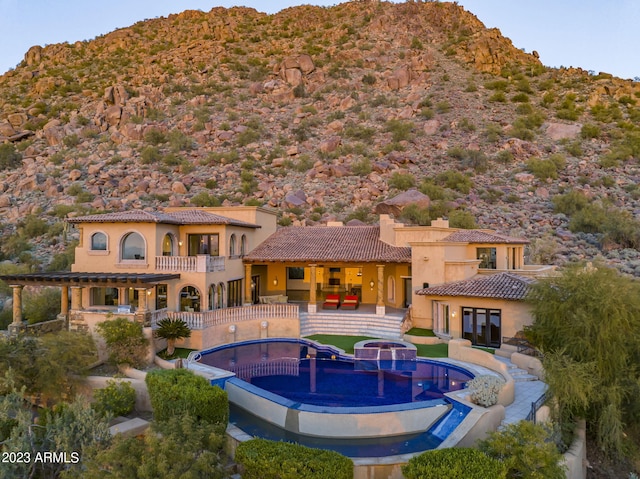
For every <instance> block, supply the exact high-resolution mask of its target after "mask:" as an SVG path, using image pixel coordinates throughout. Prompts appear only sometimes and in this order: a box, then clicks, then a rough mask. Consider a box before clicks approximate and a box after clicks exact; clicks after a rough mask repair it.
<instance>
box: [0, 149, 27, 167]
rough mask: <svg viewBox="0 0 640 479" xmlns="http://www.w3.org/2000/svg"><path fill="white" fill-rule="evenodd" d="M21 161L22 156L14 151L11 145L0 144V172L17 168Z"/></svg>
mask: <svg viewBox="0 0 640 479" xmlns="http://www.w3.org/2000/svg"><path fill="white" fill-rule="evenodd" d="M21 161H22V155H21V154H20V153H18V152H17V151H16V147H15V146H13V144H12V143H2V144H1V145H0V170H6V169H8V168H17V167H18V166H20V162H21Z"/></svg>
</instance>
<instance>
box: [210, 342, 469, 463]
mask: <svg viewBox="0 0 640 479" xmlns="http://www.w3.org/2000/svg"><path fill="white" fill-rule="evenodd" d="M200 362H201V363H202V364H206V365H209V366H214V367H217V368H220V369H225V370H228V371H232V372H234V373H235V374H236V377H237V378H238V379H241V380H243V381H246V382H248V383H250V384H252V385H253V386H255V387H257V388H260V389H262V390H266V391H268V392H270V393H273V394H276V395H278V396H281V397H283V398H285V399H288V400H290V401H294V402H295V403H296V408H299V407H304V405H310V406H312V407H315V406H320V407H326V408H349V409H350V410H351V411H350V413H353V414H358V411H359V410H361V411H371V410H372V407H373V409H385V410H389V409H390V408H391V409H393V408H399V409H403V408H411V409H413V408H420V407H430V406H432V405H436V404H448V405H450V406H451V409H450V410H449V412H448V413H446V414H445V415H444V416H443V417H442V418H441V419H440V420H438V421H437V422H436V423H435V424H433V425H432V426H431V427H430V428H429V430H427V431H424V432H421V433H417V434H416V433H414V434H407V435H402V436H392V437H376V438H368V439H353V438H349V439H346V438H344V439H343V438H334V437H331V438H329V437H325V438H322V437H311V436H306V435H301V434H295V433H292V432H290V431H286V430H284V429H282V428H280V427H278V426H275V425H273V424H270V423H269V422H267V421H265V420H263V419H262V418H260V417H258V416H255V415H254V414H251V412H250V411H246V410H244V409H242V408H240V407H238V406H235V405H234V404H231V407H230V412H231V414H230V423H231V424H234V425H235V426H237V427H239V428H240V429H242V430H243V431H245V432H246V433H247V434H250V435H252V436H257V437H263V438H265V439H271V440H277V441H281V440H282V441H289V442H296V443H298V444H302V445H304V446H308V447H314V448H319V449H330V450H334V451H338V452H340V453H341V454H344V455H345V456H348V457H354V458H355V457H384V456H393V455H398V454H408V453H415V452H420V451H425V450H428V449H434V448H436V447H437V446H438V445H439V444H440V443H441V442H442V441H443V440H444V439H446V438H447V437H448V436H449V434H450V433H451V432H452V431H453V430H454V429H455V428H456V427H457V426H458V425H459V424H460V423H461V422H462V420H463V419H464V418H465V417H466V415H467V413H468V412H469V408H468V407H467V406H465V405H463V404H461V403H458V402H456V401H450V400H449V399H448V398H447V397H445V396H444V394H445V393H446V392H450V391H455V390H458V389H462V388H464V386H465V383H466V381H468V380H470V379H472V378H473V375H472V374H471V373H469V372H468V371H466V370H464V369H462V368H459V367H456V366H452V365H450V364H446V363H442V362H438V361H432V360H426V359H417V360H413V361H404V360H393V361H370V360H367V361H363V360H354V359H353V358H352V357H349V356H341V355H340V354H339V352H338V351H337V350H336V349H334V348H331V347H329V346H322V345H318V344H316V343H313V342H310V341H305V340H298V339H266V340H260V341H247V342H243V343H235V344H232V345H227V346H221V347H218V348H214V349H211V350H208V351H204V352H202V359H201V360H200ZM234 381H235V380H234ZM376 406H380V407H381V408H376Z"/></svg>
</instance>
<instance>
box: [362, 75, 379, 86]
mask: <svg viewBox="0 0 640 479" xmlns="http://www.w3.org/2000/svg"><path fill="white" fill-rule="evenodd" d="M375 82H376V76H375V75H374V74H372V73H367V74H366V75H364V76H363V77H362V83H364V84H365V85H373V84H374V83H375Z"/></svg>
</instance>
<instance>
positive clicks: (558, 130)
mask: <svg viewBox="0 0 640 479" xmlns="http://www.w3.org/2000/svg"><path fill="white" fill-rule="evenodd" d="M581 129H582V125H575V124H574V125H567V124H565V123H549V125H548V126H547V136H548V137H549V138H551V139H552V140H563V139H570V140H572V139H574V138H576V137H577V136H578V135H579V134H580V130H581Z"/></svg>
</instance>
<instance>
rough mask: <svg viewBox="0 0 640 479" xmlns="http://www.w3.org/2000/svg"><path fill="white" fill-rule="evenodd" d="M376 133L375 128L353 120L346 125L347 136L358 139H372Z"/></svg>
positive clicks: (345, 133) (345, 132)
mask: <svg viewBox="0 0 640 479" xmlns="http://www.w3.org/2000/svg"><path fill="white" fill-rule="evenodd" d="M375 134H376V129H375V128H370V127H366V126H362V125H358V124H356V123H353V122H347V124H346V125H345V127H344V135H345V136H346V137H347V138H353V139H356V140H370V139H371V138H373V137H374V136H375Z"/></svg>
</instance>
